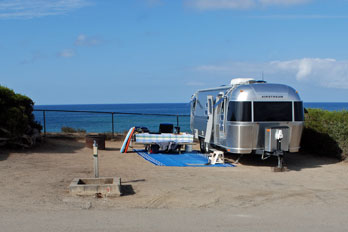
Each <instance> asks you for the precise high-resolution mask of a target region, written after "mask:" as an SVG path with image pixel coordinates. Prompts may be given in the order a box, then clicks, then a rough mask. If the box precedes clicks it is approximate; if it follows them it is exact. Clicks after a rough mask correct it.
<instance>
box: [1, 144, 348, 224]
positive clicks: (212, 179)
mask: <svg viewBox="0 0 348 232" xmlns="http://www.w3.org/2000/svg"><path fill="white" fill-rule="evenodd" d="M119 147H120V143H119V142H107V150H105V151H100V175H101V176H120V177H122V180H123V181H124V183H125V184H127V185H131V186H132V188H133V189H134V192H135V194H131V195H128V196H124V197H119V198H107V199H105V198H104V199H95V198H93V197H84V198H82V197H72V196H70V195H69V193H68V191H67V186H68V185H69V184H70V181H71V180H72V179H73V178H74V177H91V176H92V174H93V169H92V168H93V166H92V165H93V160H92V154H91V150H90V149H88V148H85V147H84V143H83V141H72V140H66V139H65V140H57V139H48V140H47V142H46V143H45V144H44V145H43V146H41V147H39V148H35V149H32V150H30V151H22V152H16V153H14V152H11V151H1V153H0V175H1V179H0V185H1V189H0V193H1V194H0V222H1V224H2V225H4V226H3V227H2V228H4V229H5V230H1V231H11V230H23V231H38V230H42V228H44V227H46V228H48V230H51V231H63V230H64V231H69V230H74V231H75V230H77V229H78V228H79V229H81V230H84V231H86V230H87V231H89V230H92V229H93V228H94V229H98V228H99V229H102V230H104V231H115V228H123V229H125V230H126V231H136V230H137V228H138V229H139V228H141V229H142V231H156V230H153V229H154V228H158V230H157V231H163V230H168V231H177V229H181V230H183V228H190V230H192V231H198V230H199V229H201V230H199V231H212V230H215V231H228V230H229V229H230V228H231V227H235V228H238V231H248V230H247V228H249V229H250V230H258V231H269V229H271V230H274V229H276V228H277V226H282V227H281V228H282V229H281V231H294V230H295V229H297V230H306V231H307V230H309V229H310V230H309V231H315V229H317V230H316V231H318V230H320V228H322V229H323V231H327V230H329V228H331V229H332V231H346V230H347V229H348V220H347V216H346V210H347V209H348V172H347V168H348V164H347V163H338V162H337V161H336V160H333V159H328V158H316V157H313V156H310V155H303V154H295V155H289V156H287V158H286V162H287V164H288V168H289V170H290V171H288V172H283V173H274V172H272V171H271V167H272V166H275V165H276V160H275V159H273V160H267V161H260V160H259V158H258V157H251V156H249V157H248V156H247V157H245V158H243V159H242V161H241V162H242V164H241V165H238V167H235V168H208V167H195V168H194V167H159V166H154V165H152V164H151V163H149V162H147V161H145V160H143V159H142V158H141V157H140V156H138V155H137V154H135V153H128V154H120V153H119ZM228 158H231V159H233V158H236V157H234V156H231V157H228ZM90 217H95V218H94V219H93V220H89V218H90ZM18 219H20V221H21V223H16V222H18ZM211 220H213V223H212V224H211V222H210V221H211ZM22 222H23V223H22ZM25 222H27V223H25ZM97 222H100V223H101V224H102V225H100V223H97ZM218 225H219V226H218ZM284 225H286V226H284ZM85 227H86V228H85ZM82 228H84V229H82ZM331 229H330V230H331ZM138 231H139V230H138Z"/></svg>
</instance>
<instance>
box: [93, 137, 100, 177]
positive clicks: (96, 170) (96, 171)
mask: <svg viewBox="0 0 348 232" xmlns="http://www.w3.org/2000/svg"><path fill="white" fill-rule="evenodd" d="M93 159H94V177H95V178H99V160H98V159H99V158H98V144H97V142H96V141H95V140H94V143H93Z"/></svg>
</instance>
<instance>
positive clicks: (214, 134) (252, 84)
mask: <svg viewBox="0 0 348 232" xmlns="http://www.w3.org/2000/svg"><path fill="white" fill-rule="evenodd" d="M190 124H191V130H192V132H193V134H194V136H195V138H196V139H199V141H200V148H201V151H202V152H208V150H209V149H210V148H211V147H214V148H217V149H220V150H224V151H226V152H230V153H238V154H249V153H255V154H260V155H262V158H263V159H265V158H267V157H269V156H271V155H275V156H277V157H278V167H282V165H283V155H284V153H285V152H298V151H299V148H300V141H301V135H302V130H303V126H304V108H303V102H302V101H301V99H300V97H299V95H298V93H297V91H295V90H294V89H293V88H291V87H289V86H287V85H282V84H268V83H266V82H265V81H256V80H254V79H249V78H238V79H233V80H232V81H231V83H230V84H229V85H227V86H221V87H217V88H211V89H203V90H198V91H197V92H196V93H195V94H194V95H193V96H192V101H191V120H190Z"/></svg>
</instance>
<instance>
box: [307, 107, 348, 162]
mask: <svg viewBox="0 0 348 232" xmlns="http://www.w3.org/2000/svg"><path fill="white" fill-rule="evenodd" d="M307 110H308V113H307V114H306V116H305V128H304V131H303V135H302V141H301V147H302V148H303V150H305V151H308V152H311V153H316V154H320V155H326V156H333V157H337V158H339V159H346V158H347V157H348V111H327V110H321V109H307Z"/></svg>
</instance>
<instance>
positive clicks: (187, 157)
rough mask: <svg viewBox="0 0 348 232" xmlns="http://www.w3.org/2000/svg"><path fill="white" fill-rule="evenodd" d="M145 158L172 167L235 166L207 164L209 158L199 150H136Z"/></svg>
mask: <svg viewBox="0 0 348 232" xmlns="http://www.w3.org/2000/svg"><path fill="white" fill-rule="evenodd" d="M135 151H136V152H137V153H138V155H140V156H141V157H143V158H144V159H145V160H147V161H149V162H151V163H153V164H155V165H158V166H172V167H235V165H233V164H228V163H225V164H215V165H207V163H208V158H207V157H206V156H205V155H204V154H202V153H199V152H196V151H193V152H183V153H181V154H168V153H157V154H148V152H147V151H145V150H135Z"/></svg>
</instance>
